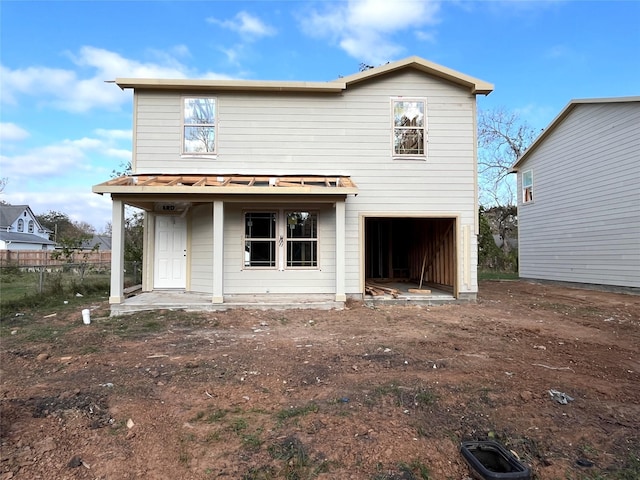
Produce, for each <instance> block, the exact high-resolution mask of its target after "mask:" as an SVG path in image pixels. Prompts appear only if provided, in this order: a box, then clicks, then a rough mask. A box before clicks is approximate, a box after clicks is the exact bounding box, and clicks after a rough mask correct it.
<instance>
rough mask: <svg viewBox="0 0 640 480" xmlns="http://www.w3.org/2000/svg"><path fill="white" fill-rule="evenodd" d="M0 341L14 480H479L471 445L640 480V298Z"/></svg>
mask: <svg viewBox="0 0 640 480" xmlns="http://www.w3.org/2000/svg"><path fill="white" fill-rule="evenodd" d="M88 307H91V308H92V309H93V311H92V322H91V324H90V325H83V324H82V319H81V315H80V309H81V308H88ZM1 325H2V344H1V348H0V354H1V358H0V359H1V363H0V368H1V372H0V375H1V376H0V406H1V409H2V417H1V424H0V427H1V429H0V440H1V448H2V450H1V461H0V479H1V480H6V479H28V480H35V479H109V480H111V479H113V480H122V479H152V480H155V479H167V480H179V479H185V480H186V479H212V478H228V479H246V480H251V479H315V478H317V479H340V480H344V479H376V480H383V479H388V480H391V479H427V478H428V479H432V480H439V479H466V478H469V477H470V471H469V468H468V467H467V465H466V463H465V462H464V460H463V458H462V456H461V455H460V452H459V447H460V442H461V441H462V440H468V439H476V440H486V439H494V440H496V441H498V442H500V443H501V444H502V445H505V446H506V447H507V448H508V449H510V450H512V451H513V452H515V453H517V455H519V457H520V459H521V461H522V462H523V463H525V464H527V465H528V466H530V467H531V469H532V472H533V475H532V478H535V479H540V480H546V479H549V480H551V479H562V480H566V479H603V478H606V479H609V478H611V479H637V478H640V458H639V456H640V356H639V355H638V353H639V349H640V296H634V295H623V294H614V293H603V292H596V291H591V290H580V289H570V288H561V287H557V286H551V285H539V284H532V283H526V282H484V283H481V286H480V295H479V300H478V302H477V303H476V304H469V305H447V306H435V307H417V306H413V307H380V308H369V307H366V306H364V305H361V304H350V305H349V306H348V308H347V309H345V310H343V311H309V310H306V311H305V310H296V311H248V310H237V311H230V312H226V313H188V312H172V311H159V312H154V313H145V314H137V315H134V316H128V317H117V318H109V317H108V305H107V303H106V302H103V303H96V304H93V305H80V306H79V307H78V308H73V309H70V310H67V311H66V312H64V311H63V312H60V311H55V310H48V311H46V312H38V313H34V312H24V315H20V316H12V317H10V318H5V319H3V320H2V324H1ZM552 389H554V390H557V391H558V392H561V393H564V394H566V395H568V396H570V397H572V398H573V401H568V403H567V404H561V403H559V402H558V401H557V399H556V398H554V397H553V396H552V395H551V394H550V393H549V391H550V390H552Z"/></svg>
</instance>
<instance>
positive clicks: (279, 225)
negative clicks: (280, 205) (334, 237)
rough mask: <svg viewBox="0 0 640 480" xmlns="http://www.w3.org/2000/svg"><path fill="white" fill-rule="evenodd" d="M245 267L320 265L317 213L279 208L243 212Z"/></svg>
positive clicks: (313, 266) (268, 267)
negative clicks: (275, 209)
mask: <svg viewBox="0 0 640 480" xmlns="http://www.w3.org/2000/svg"><path fill="white" fill-rule="evenodd" d="M243 245H244V268H251V269H253V268H267V269H279V270H289V269H317V268H318V266H319V263H318V214H317V213H316V212H308V211H293V210H277V211H255V212H254V211H251V212H245V213H244V240H243Z"/></svg>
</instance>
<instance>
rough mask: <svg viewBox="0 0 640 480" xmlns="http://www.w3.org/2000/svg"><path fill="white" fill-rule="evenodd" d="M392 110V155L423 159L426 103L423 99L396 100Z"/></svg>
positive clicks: (425, 134) (425, 132) (425, 135)
mask: <svg viewBox="0 0 640 480" xmlns="http://www.w3.org/2000/svg"><path fill="white" fill-rule="evenodd" d="M391 103H392V109H393V155H394V156H395V157H424V156H425V155H426V149H425V143H426V139H427V117H426V111H427V101H426V100H425V99H410V98H396V99H393V100H392V102H391Z"/></svg>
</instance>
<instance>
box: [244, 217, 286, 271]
mask: <svg viewBox="0 0 640 480" xmlns="http://www.w3.org/2000/svg"><path fill="white" fill-rule="evenodd" d="M276 217H277V214H276V212H246V213H245V214H244V266H245V267H268V268H275V267H276V265H277V263H276V260H277V259H276V243H277V240H278V239H277V232H278V230H277V224H276Z"/></svg>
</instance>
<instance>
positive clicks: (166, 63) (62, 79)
mask: <svg viewBox="0 0 640 480" xmlns="http://www.w3.org/2000/svg"><path fill="white" fill-rule="evenodd" d="M176 48H177V50H176V52H177V53H178V54H179V55H181V56H184V55H185V54H186V53H188V52H186V51H185V47H184V46H178V47H176ZM68 57H69V58H70V59H71V60H72V62H73V63H74V64H75V66H76V67H77V68H75V69H70V70H65V69H60V68H48V67H43V66H33V67H28V68H24V69H15V70H14V69H11V68H8V67H6V66H4V65H3V66H0V101H1V102H2V103H8V104H14V105H15V104H17V103H18V98H19V97H20V96H21V95H29V96H33V97H40V98H43V99H44V103H45V104H47V105H50V106H54V107H55V108H58V109H60V110H64V111H68V112H73V113H81V112H86V111H89V110H91V109H93V108H104V109H109V110H114V109H118V108H119V107H120V106H121V105H122V104H124V103H126V102H129V101H130V98H131V94H130V92H123V91H122V90H120V89H119V88H118V87H116V86H114V85H113V84H109V83H105V82H106V81H108V80H114V79H115V78H117V77H123V78H187V77H200V78H228V76H226V75H220V74H218V73H215V72H202V73H199V72H194V71H191V70H190V69H189V68H188V67H186V66H185V65H183V64H182V63H181V62H180V61H179V60H178V59H177V58H176V57H175V56H172V55H171V54H170V53H167V54H164V55H158V54H156V55H155V57H156V58H157V59H158V60H159V63H153V62H140V61H138V60H132V59H129V58H126V57H123V56H122V55H120V54H119V53H116V52H111V51H109V50H105V49H102V48H96V47H92V46H85V47H82V48H81V49H80V51H79V52H78V53H76V54H72V53H68ZM86 71H88V72H89V74H88V75H87V76H82V74H83V73H84V72H86Z"/></svg>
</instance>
